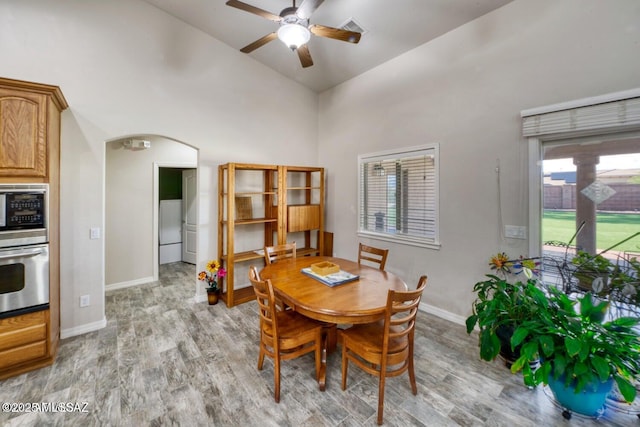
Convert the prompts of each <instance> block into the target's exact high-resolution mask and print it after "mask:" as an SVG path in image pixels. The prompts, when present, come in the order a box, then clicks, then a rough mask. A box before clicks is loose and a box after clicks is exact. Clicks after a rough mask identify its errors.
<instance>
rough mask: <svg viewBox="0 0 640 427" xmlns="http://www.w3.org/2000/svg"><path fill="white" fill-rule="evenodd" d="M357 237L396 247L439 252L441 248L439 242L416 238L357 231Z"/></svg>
mask: <svg viewBox="0 0 640 427" xmlns="http://www.w3.org/2000/svg"><path fill="white" fill-rule="evenodd" d="M357 235H358V237H366V238H370V239H376V240H382V241H385V242H391V243H396V244H398V245H407V246H417V247H420V248H427V249H434V250H440V247H441V246H442V245H441V244H440V242H427V241H424V240H420V239H417V238H411V237H402V236H399V235H395V236H391V235H388V234H379V233H372V232H368V231H358V232H357Z"/></svg>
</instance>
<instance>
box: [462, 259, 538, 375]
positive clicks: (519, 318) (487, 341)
mask: <svg viewBox="0 0 640 427" xmlns="http://www.w3.org/2000/svg"><path fill="white" fill-rule="evenodd" d="M489 265H490V266H491V268H492V269H493V270H496V273H497V274H499V275H500V276H501V277H498V276H497V275H492V274H488V275H487V280H483V281H480V282H478V283H476V284H475V286H474V287H473V291H474V292H475V293H476V294H477V298H476V300H475V301H474V303H473V305H472V314H471V315H470V316H469V317H468V318H467V319H466V327H467V333H469V334H470V333H471V332H472V331H473V330H474V329H475V327H476V325H477V326H478V328H479V330H480V332H479V339H478V341H479V346H480V357H481V358H482V359H483V360H487V361H491V360H494V359H495V358H496V357H497V356H498V354H500V355H501V356H502V357H503V358H504V359H505V361H506V364H507V366H509V365H510V364H511V363H512V362H513V361H514V360H515V359H517V358H518V357H519V352H518V348H511V344H510V340H511V336H512V334H513V332H514V331H515V329H516V328H517V327H518V326H519V325H520V323H522V322H523V321H525V320H527V319H529V318H531V317H533V316H536V313H537V312H538V310H540V306H541V305H543V304H545V303H546V297H545V295H544V293H543V292H542V290H541V289H540V288H539V287H538V286H537V281H536V280H535V279H534V278H533V277H532V268H534V267H535V265H534V263H533V261H531V260H523V259H520V260H516V261H510V260H509V258H508V257H507V255H506V254H505V253H504V252H503V253H499V254H497V255H495V256H493V257H492V258H491V260H490V262H489ZM514 270H518V271H519V272H523V273H524V275H525V276H526V277H527V280H526V281H524V282H523V281H520V280H515V281H514V282H513V283H510V282H509V280H508V279H507V278H509V279H511V276H510V275H511V274H512V273H513V272H514ZM514 277H515V276H514Z"/></svg>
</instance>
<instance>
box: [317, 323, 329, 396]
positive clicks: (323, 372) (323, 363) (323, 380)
mask: <svg viewBox="0 0 640 427" xmlns="http://www.w3.org/2000/svg"><path fill="white" fill-rule="evenodd" d="M328 336H329V334H328V333H327V330H326V329H325V330H323V331H322V358H321V359H320V377H319V378H318V385H319V386H320V391H324V390H325V389H326V387H327V344H328Z"/></svg>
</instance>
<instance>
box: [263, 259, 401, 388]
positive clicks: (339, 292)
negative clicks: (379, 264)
mask: <svg viewBox="0 0 640 427" xmlns="http://www.w3.org/2000/svg"><path fill="white" fill-rule="evenodd" d="M325 261H328V262H331V263H333V264H337V265H338V266H339V267H340V270H342V271H346V272H348V273H351V274H354V275H356V276H359V277H358V279H357V280H354V281H350V282H347V283H342V284H339V285H334V286H329V285H326V284H324V283H322V282H321V281H319V280H317V279H315V278H313V277H311V276H309V275H307V274H304V273H303V272H302V269H303V268H307V267H309V266H311V264H315V263H321V262H325ZM260 277H261V278H262V279H263V280H266V279H270V280H271V283H272V285H273V289H274V292H275V293H276V296H277V297H278V298H279V299H281V300H282V301H283V302H284V303H285V304H286V305H287V306H289V307H291V308H293V309H294V310H295V311H297V312H299V313H301V314H303V315H305V316H307V317H310V318H312V319H316V320H320V321H323V322H328V323H334V324H357V323H371V322H375V321H377V320H380V319H382V318H383V317H384V312H385V309H386V306H387V295H388V292H389V290H390V289H393V290H397V291H406V290H407V285H406V284H405V283H404V281H403V280H402V279H400V278H399V277H398V276H396V275H394V274H393V273H389V272H386V271H381V270H379V269H377V268H373V267H369V266H365V265H358V263H357V262H354V261H349V260H346V259H342V258H333V257H325V256H315V257H299V258H295V259H283V260H281V261H278V262H276V263H273V264H271V265H267V266H265V267H264V269H262V271H261V272H260ZM332 348H335V327H334V328H333V336H329V334H325V337H324V344H323V351H322V363H321V370H320V379H319V380H318V383H319V385H320V390H324V389H325V384H326V361H327V350H331V349H332Z"/></svg>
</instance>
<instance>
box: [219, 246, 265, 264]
mask: <svg viewBox="0 0 640 427" xmlns="http://www.w3.org/2000/svg"><path fill="white" fill-rule="evenodd" d="M261 249H262V248H260V249H256V250H261ZM228 258H229V257H228V256H227V255H223V256H222V259H223V260H227V259H228ZM253 259H264V255H260V254H257V253H256V252H255V251H246V252H236V253H235V254H233V260H234V261H235V262H242V261H251V260H253Z"/></svg>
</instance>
